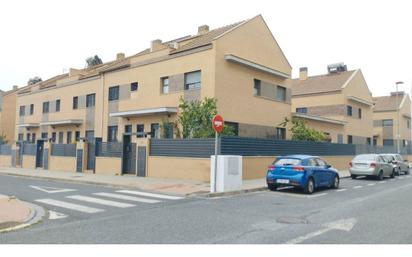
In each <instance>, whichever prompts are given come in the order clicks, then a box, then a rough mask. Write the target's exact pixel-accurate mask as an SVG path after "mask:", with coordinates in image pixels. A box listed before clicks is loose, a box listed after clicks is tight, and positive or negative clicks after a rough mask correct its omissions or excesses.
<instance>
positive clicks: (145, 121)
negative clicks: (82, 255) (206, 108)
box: [15, 15, 291, 143]
mask: <svg viewBox="0 0 412 257" xmlns="http://www.w3.org/2000/svg"><path fill="white" fill-rule="evenodd" d="M290 76H291V66H290V64H289V62H288V60H287V59H286V57H285V55H284V54H283V52H282V50H281V48H280V47H279V45H278V43H277V42H276V40H275V38H274V36H273V35H272V33H271V31H270V29H269V28H268V26H267V24H266V23H265V21H264V19H263V17H262V16H260V15H258V16H256V17H254V18H251V19H248V20H245V21H242V22H238V23H234V24H231V25H228V26H224V27H221V28H217V29H213V30H210V29H209V27H208V26H207V25H203V26H200V27H198V31H197V34H196V35H193V36H184V37H181V38H178V39H175V40H171V41H166V42H163V41H161V40H159V39H158V40H153V41H152V42H151V43H150V47H149V48H147V49H145V50H143V51H141V52H139V53H138V54H135V55H132V56H129V57H126V56H125V55H124V54H122V53H119V54H118V55H117V56H116V59H115V60H114V61H111V62H107V63H104V64H101V65H98V66H95V67H92V68H88V69H70V71H69V72H68V73H66V74H61V75H57V76H55V77H53V78H50V79H48V80H46V81H43V82H40V83H37V84H35V85H32V86H28V87H26V88H24V89H22V90H20V91H19V92H18V95H17V108H16V114H15V115H16V135H15V139H16V140H23V141H29V142H36V141H37V140H38V139H50V140H51V141H53V142H57V143H70V142H74V141H75V140H76V139H79V138H87V139H88V140H89V141H92V140H94V139H96V138H97V139H98V140H101V141H103V142H110V141H122V140H123V138H122V137H123V135H124V134H125V133H126V134H130V133H136V134H137V136H139V137H145V136H148V135H150V136H151V137H179V136H180V135H179V131H178V128H176V127H172V126H167V127H168V129H167V131H166V129H163V130H162V128H163V127H166V126H162V125H163V124H167V123H169V122H174V121H176V119H177V115H178V112H179V109H178V106H179V99H180V98H183V99H185V100H200V99H203V98H205V97H214V98H216V99H217V101H218V112H219V113H220V114H221V115H222V116H223V117H224V119H225V121H226V122H227V124H229V125H231V126H232V127H233V128H234V131H235V133H236V134H237V135H240V136H252V137H270V138H283V139H284V138H286V137H288V135H287V134H288V132H287V131H286V129H285V128H282V127H280V126H279V124H280V123H281V122H282V121H283V120H284V118H285V117H290V107H291V89H290V80H289V79H290Z"/></svg>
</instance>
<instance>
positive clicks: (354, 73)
mask: <svg viewBox="0 0 412 257" xmlns="http://www.w3.org/2000/svg"><path fill="white" fill-rule="evenodd" d="M358 72H359V69H357V70H355V71H354V72H353V73H352V75H350V77H349V78H348V80H347V81H346V82H345V83H344V84H343V85H342V89H344V88H345V87H346V86H347V85H348V84H349V83H350V82H351V81H352V79H353V78H354V77H355V76H356V74H358Z"/></svg>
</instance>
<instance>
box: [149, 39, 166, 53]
mask: <svg viewBox="0 0 412 257" xmlns="http://www.w3.org/2000/svg"><path fill="white" fill-rule="evenodd" d="M162 47H163V45H162V40H160V39H155V40H152V42H151V44H150V52H153V51H157V50H159V49H161V48H162Z"/></svg>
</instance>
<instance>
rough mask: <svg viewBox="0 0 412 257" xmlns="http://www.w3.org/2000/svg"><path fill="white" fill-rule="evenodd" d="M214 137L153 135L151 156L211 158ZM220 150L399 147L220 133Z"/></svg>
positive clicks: (322, 152)
mask: <svg viewBox="0 0 412 257" xmlns="http://www.w3.org/2000/svg"><path fill="white" fill-rule="evenodd" d="M214 146H215V143H214V139H212V138H210V139H152V140H151V141H150V155H151V156H173V157H200V158H209V157H210V156H211V155H213V154H214ZM219 152H220V154H224V155H242V156H278V155H291V154H308V155H318V156H344V155H357V154H362V153H396V152H397V149H396V147H392V146H384V147H383V146H370V145H355V144H335V143H326V142H309V141H292V140H277V139H262V138H248V137H221V138H220V146H219ZM401 153H402V154H411V153H412V151H411V148H410V147H401Z"/></svg>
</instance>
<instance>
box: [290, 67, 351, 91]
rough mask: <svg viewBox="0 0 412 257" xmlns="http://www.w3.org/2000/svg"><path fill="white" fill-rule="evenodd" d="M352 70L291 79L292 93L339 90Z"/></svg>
mask: <svg viewBox="0 0 412 257" xmlns="http://www.w3.org/2000/svg"><path fill="white" fill-rule="evenodd" d="M355 71H356V70H353V71H344V72H339V73H332V74H326V75H319V76H312V77H308V78H307V79H305V80H300V79H298V78H297V79H293V80H292V95H294V96H295V95H305V94H316V93H327V92H333V91H338V90H341V88H342V86H343V85H344V84H345V83H346V81H348V79H349V78H350V77H351V76H352V74H353V73H354V72H355Z"/></svg>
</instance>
